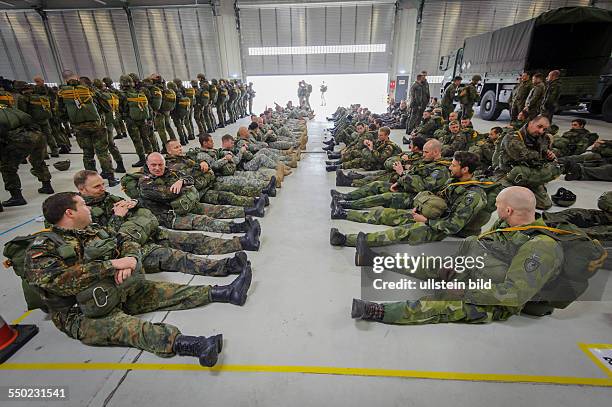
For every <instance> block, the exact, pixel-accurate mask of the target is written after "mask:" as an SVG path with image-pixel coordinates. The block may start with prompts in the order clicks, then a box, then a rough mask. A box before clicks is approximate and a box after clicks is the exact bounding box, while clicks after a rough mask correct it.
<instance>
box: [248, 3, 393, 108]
mask: <svg viewBox="0 0 612 407" xmlns="http://www.w3.org/2000/svg"><path fill="white" fill-rule="evenodd" d="M236 6H237V8H238V13H239V24H240V41H241V50H242V62H243V69H244V71H245V74H246V76H247V77H248V80H249V81H252V82H253V83H254V88H255V90H256V91H257V96H258V98H259V100H264V99H265V100H276V101H277V102H278V103H279V104H282V105H284V104H285V103H286V101H287V100H288V98H289V99H292V100H293V101H294V103H295V102H297V83H298V82H299V81H300V80H302V79H304V80H306V82H308V83H310V84H312V86H313V92H312V95H311V105H312V106H313V108H314V109H315V111H321V109H320V108H319V109H318V110H317V107H320V106H319V105H320V92H319V87H320V85H321V83H322V82H323V81H325V83H326V84H327V86H328V92H327V93H326V96H327V109H331V110H335V108H336V107H337V104H336V103H342V104H348V103H359V102H362V103H365V104H366V105H367V106H368V107H370V108H371V109H372V110H373V111H381V110H384V107H385V98H386V92H387V83H388V72H389V67H390V65H391V62H392V56H391V54H392V53H391V47H392V44H393V25H394V24H393V22H394V18H395V1H390V0H389V1H386V0H383V1H351V2H326V3H325V4H322V3H321V2H312V1H310V2H309V1H302V2H291V3H290V2H287V1H264V2H262V1H250V0H238V1H237V2H236ZM352 74H355V76H354V77H351V76H352ZM311 75H312V76H311ZM270 76H275V77H276V78H275V79H274V78H272V79H266V77H270ZM271 84H274V86H273V88H272V89H273V90H270V91H272V93H273V94H272V95H270V97H268V95H266V97H265V98H264V97H263V96H264V95H263V94H262V92H268V91H269V90H268V87H269V86H270V85H271ZM372 86H374V87H375V88H376V89H374V90H372V89H371V87H372ZM366 89H367V90H366ZM274 94H276V95H277V96H276V97H274ZM366 96H367V97H366ZM364 97H366V98H367V99H368V101H364ZM370 99H371V100H370ZM255 101H256V106H255V107H256V108H257V109H263V108H264V107H265V106H258V105H257V98H256V99H255Z"/></svg>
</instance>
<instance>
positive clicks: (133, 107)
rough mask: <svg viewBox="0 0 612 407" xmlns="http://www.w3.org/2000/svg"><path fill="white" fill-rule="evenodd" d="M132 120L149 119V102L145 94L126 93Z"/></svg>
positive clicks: (136, 92)
mask: <svg viewBox="0 0 612 407" xmlns="http://www.w3.org/2000/svg"><path fill="white" fill-rule="evenodd" d="M125 96H126V97H127V103H128V112H129V117H130V119H132V120H134V121H143V120H148V119H149V101H148V99H147V96H146V95H145V94H144V93H143V92H138V91H136V90H128V91H127V92H126V93H125Z"/></svg>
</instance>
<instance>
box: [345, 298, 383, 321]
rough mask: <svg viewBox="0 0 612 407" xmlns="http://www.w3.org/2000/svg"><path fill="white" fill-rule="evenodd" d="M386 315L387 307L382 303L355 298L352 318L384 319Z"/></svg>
mask: <svg viewBox="0 0 612 407" xmlns="http://www.w3.org/2000/svg"><path fill="white" fill-rule="evenodd" d="M384 316H385V307H383V305H382V304H377V303H375V302H369V301H363V300H358V299H357V298H353V306H352V307H351V318H354V319H363V320H365V321H382V320H383V317H384Z"/></svg>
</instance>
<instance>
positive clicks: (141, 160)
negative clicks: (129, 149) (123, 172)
mask: <svg viewBox="0 0 612 407" xmlns="http://www.w3.org/2000/svg"><path fill="white" fill-rule="evenodd" d="M146 161H147V160H146V159H145V158H144V157H143V156H138V161H136V162H135V163H134V164H132V168H136V167H144V165H145V164H146Z"/></svg>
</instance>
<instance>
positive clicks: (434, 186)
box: [397, 159, 450, 193]
mask: <svg viewBox="0 0 612 407" xmlns="http://www.w3.org/2000/svg"><path fill="white" fill-rule="evenodd" d="M449 165H450V161H445V160H442V159H439V160H435V161H424V160H422V161H421V162H419V163H416V164H414V165H412V166H411V167H410V169H409V170H408V172H406V173H404V175H402V176H401V177H400V178H399V180H398V181H397V182H398V184H399V186H400V190H401V191H402V192H410V193H418V192H421V191H437V190H439V189H440V188H442V187H443V186H444V185H445V184H446V181H448V179H449V178H450V172H449V171H448V166H449Z"/></svg>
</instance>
